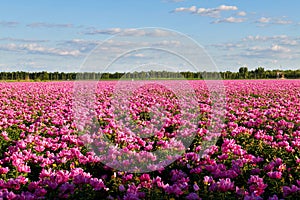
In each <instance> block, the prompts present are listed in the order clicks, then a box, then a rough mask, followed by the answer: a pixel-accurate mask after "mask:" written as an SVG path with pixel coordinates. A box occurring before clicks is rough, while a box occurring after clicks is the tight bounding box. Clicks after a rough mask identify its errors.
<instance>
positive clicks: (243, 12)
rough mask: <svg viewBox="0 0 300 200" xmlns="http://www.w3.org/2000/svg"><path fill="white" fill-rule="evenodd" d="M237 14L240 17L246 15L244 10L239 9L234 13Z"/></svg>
mask: <svg viewBox="0 0 300 200" xmlns="http://www.w3.org/2000/svg"><path fill="white" fill-rule="evenodd" d="M236 15H237V16H241V17H245V16H246V15H247V13H246V12H245V11H241V12H238V13H236Z"/></svg>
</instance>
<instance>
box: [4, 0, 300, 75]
mask: <svg viewBox="0 0 300 200" xmlns="http://www.w3.org/2000/svg"><path fill="white" fill-rule="evenodd" d="M0 3H1V6H0V69H1V71H44V70H47V71H64V72H74V71H84V70H92V68H88V67H89V66H90V65H94V66H95V63H97V67H96V68H97V69H98V71H99V70H100V71H103V70H105V69H106V70H108V71H126V70H127V71H128V70H134V69H136V68H137V67H138V66H139V65H141V66H149V65H156V64H157V65H160V66H166V65H169V66H172V67H173V68H174V66H175V68H174V70H175V71H176V70H177V69H179V68H180V70H183V71H184V70H190V68H189V67H188V65H189V64H191V63H192V64H193V65H195V66H196V70H200V71H201V70H202V71H203V70H207V71H209V69H207V68H205V67H204V66H206V67H208V68H210V70H212V71H216V70H219V71H227V70H229V71H238V69H239V68H240V67H244V66H246V67H248V69H250V70H253V69H255V68H257V67H259V66H260V67H264V68H265V69H271V70H272V69H282V70H284V69H300V68H299V66H300V14H299V11H298V10H299V8H300V1H298V0H275V1H274V0H273V1H271V0H252V1H249V0H231V1H225V0H148V1H147V0H76V1H74V0H73V1H70V0H64V1H62V0H51V1H50V0H49V1H41V0H27V1H24V0H10V1H0ZM145 27H152V28H151V29H147V28H146V29H144V28H145ZM146 47H147V48H148V49H145V48H146ZM198 47H199V48H198ZM95 49H96V51H95ZM159 49H160V50H159ZM162 49H163V51H161V50H162ZM97 50H98V51H97ZM174 55H175V56H174ZM92 61H93V62H92ZM209 62H210V64H209ZM126 64H127V65H126ZM130 66H131V69H128V68H130ZM105 67H106V68H105Z"/></svg>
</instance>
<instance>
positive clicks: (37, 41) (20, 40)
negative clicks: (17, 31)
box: [0, 37, 49, 43]
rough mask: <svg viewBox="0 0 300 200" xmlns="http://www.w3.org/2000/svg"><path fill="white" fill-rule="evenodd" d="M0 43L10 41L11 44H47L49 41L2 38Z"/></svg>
mask: <svg viewBox="0 0 300 200" xmlns="http://www.w3.org/2000/svg"><path fill="white" fill-rule="evenodd" d="M0 41H11V42H31V43H42V42H49V40H39V39H21V38H11V37H4V38H0Z"/></svg>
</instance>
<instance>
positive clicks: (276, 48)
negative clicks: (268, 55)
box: [271, 44, 291, 53]
mask: <svg viewBox="0 0 300 200" xmlns="http://www.w3.org/2000/svg"><path fill="white" fill-rule="evenodd" d="M271 50H272V51H275V52H283V53H288V52H290V51H291V50H290V49H289V48H286V47H283V46H280V45H277V44H273V45H272V47H271Z"/></svg>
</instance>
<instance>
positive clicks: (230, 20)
mask: <svg viewBox="0 0 300 200" xmlns="http://www.w3.org/2000/svg"><path fill="white" fill-rule="evenodd" d="M245 21H246V18H236V17H228V18H224V19H219V20H216V21H213V22H212V23H213V24H219V23H242V22H245Z"/></svg>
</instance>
